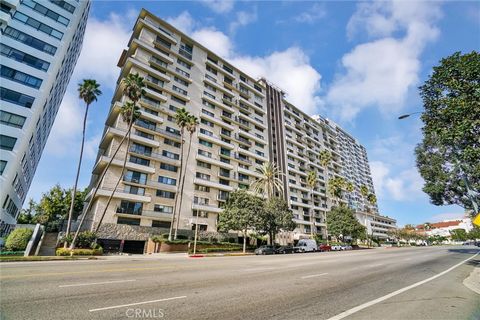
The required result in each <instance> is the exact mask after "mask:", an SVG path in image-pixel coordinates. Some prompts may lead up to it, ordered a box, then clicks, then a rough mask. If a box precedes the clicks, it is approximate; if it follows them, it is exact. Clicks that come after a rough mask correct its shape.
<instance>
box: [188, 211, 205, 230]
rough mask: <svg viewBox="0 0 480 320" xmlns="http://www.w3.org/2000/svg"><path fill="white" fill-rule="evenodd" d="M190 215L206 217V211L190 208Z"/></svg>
mask: <svg viewBox="0 0 480 320" xmlns="http://www.w3.org/2000/svg"><path fill="white" fill-rule="evenodd" d="M192 215H193V216H194V217H196V216H199V217H200V218H208V212H207V211H203V210H192ZM199 226H200V225H199Z"/></svg>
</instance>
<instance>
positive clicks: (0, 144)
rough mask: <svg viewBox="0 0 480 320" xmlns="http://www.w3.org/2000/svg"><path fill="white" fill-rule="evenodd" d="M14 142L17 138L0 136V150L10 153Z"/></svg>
mask: <svg viewBox="0 0 480 320" xmlns="http://www.w3.org/2000/svg"><path fill="white" fill-rule="evenodd" d="M16 142H17V138H14V137H9V136H6V135H3V134H0V149H2V150H8V151H12V150H13V147H14V146H15V143H16Z"/></svg>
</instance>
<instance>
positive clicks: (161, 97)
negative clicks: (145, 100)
mask: <svg viewBox="0 0 480 320" xmlns="http://www.w3.org/2000/svg"><path fill="white" fill-rule="evenodd" d="M145 93H146V95H147V96H151V97H153V98H155V99H159V100H162V101H163V102H167V100H168V98H167V96H165V95H163V94H161V93H159V92H156V91H155V90H152V89H149V88H145Z"/></svg>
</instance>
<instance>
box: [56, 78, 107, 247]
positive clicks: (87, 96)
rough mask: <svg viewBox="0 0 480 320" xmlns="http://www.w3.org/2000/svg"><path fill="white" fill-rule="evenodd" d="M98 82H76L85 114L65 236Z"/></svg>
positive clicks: (70, 218)
mask: <svg viewBox="0 0 480 320" xmlns="http://www.w3.org/2000/svg"><path fill="white" fill-rule="evenodd" d="M99 88H100V84H99V83H97V81H96V80H93V79H84V80H83V83H79V84H78V97H79V98H80V99H82V100H83V101H84V102H85V115H84V116H83V130H82V143H81V145H80V158H79V159H78V167H77V175H76V177H75V184H74V185H73V190H72V202H71V203H70V210H69V211H68V222H67V231H66V232H65V236H66V237H68V235H69V234H70V227H71V224H72V216H73V207H74V203H75V201H74V200H75V195H76V194H77V185H78V177H79V176H80V168H81V167H82V158H83V147H84V145H85V130H86V127H87V115H88V109H89V107H90V104H92V103H93V102H94V101H97V98H98V97H99V96H101V95H102V91H100V89H99ZM64 247H65V248H66V247H67V242H66V241H65V243H64Z"/></svg>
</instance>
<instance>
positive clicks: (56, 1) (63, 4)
mask: <svg viewBox="0 0 480 320" xmlns="http://www.w3.org/2000/svg"><path fill="white" fill-rule="evenodd" d="M50 2H51V3H54V4H56V5H57V6H59V7H60V8H62V9H65V10H67V11H68V12H70V13H73V12H75V7H74V6H72V5H71V4H70V3H68V2H66V1H64V0H50Z"/></svg>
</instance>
